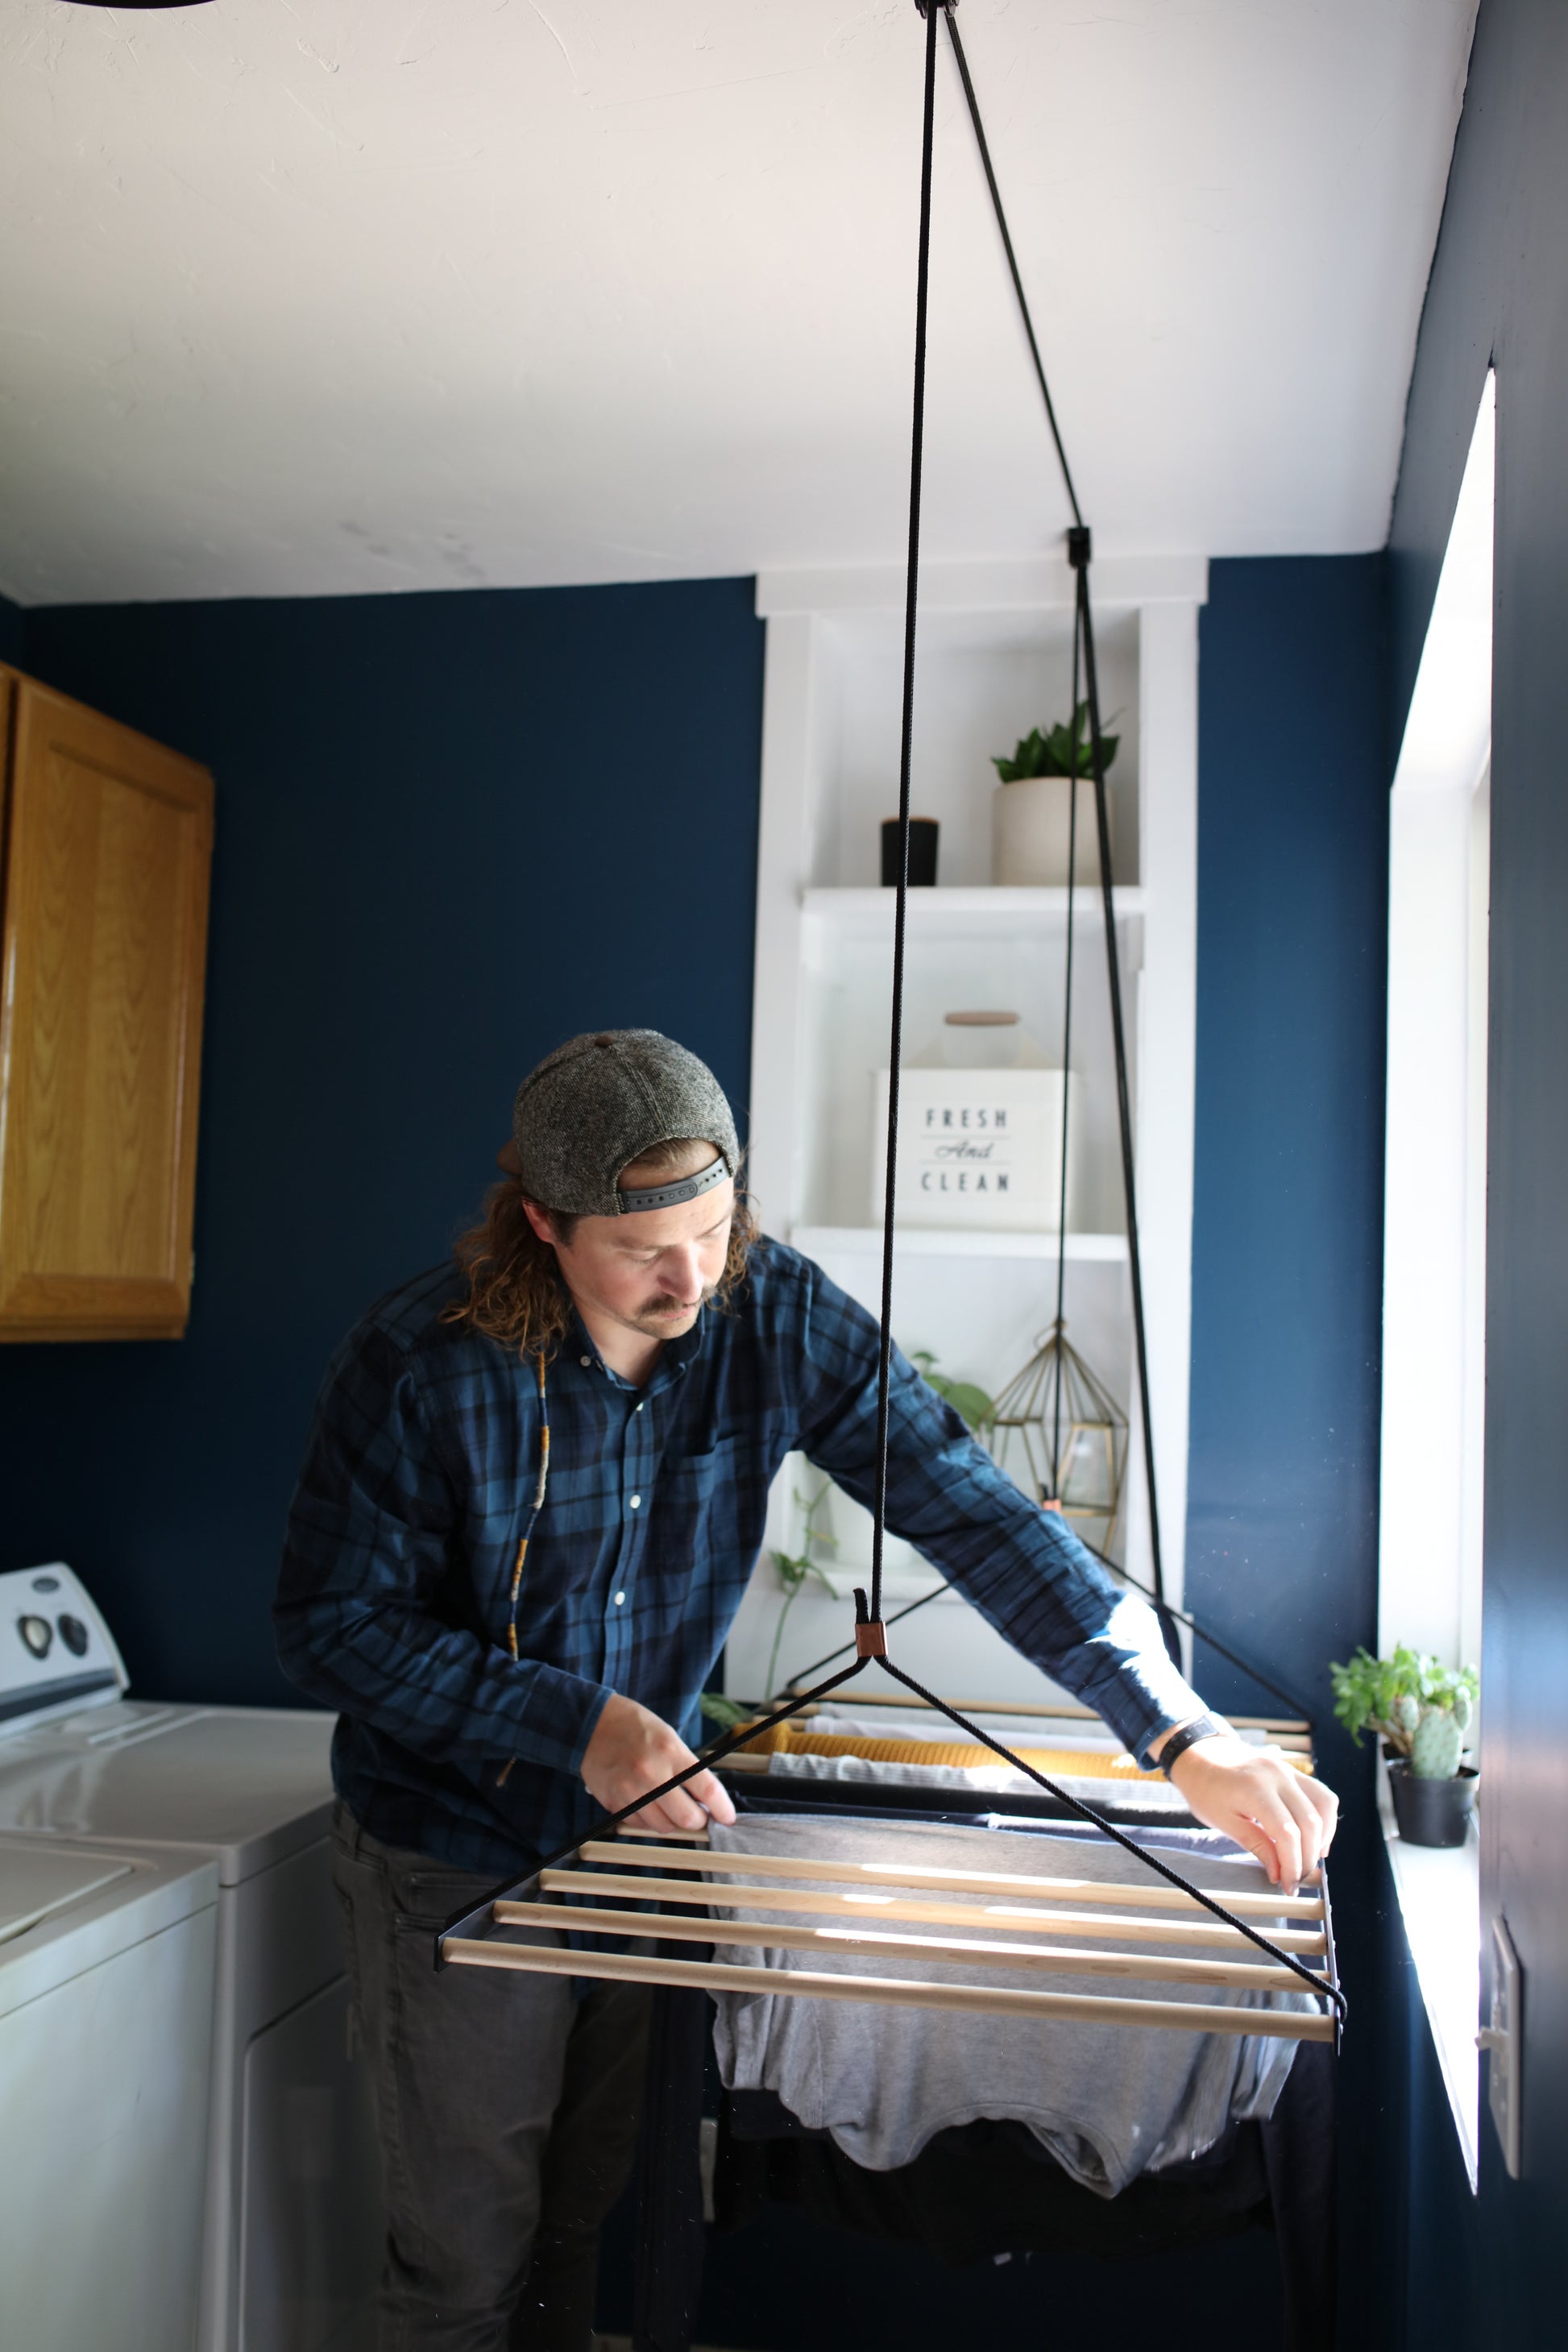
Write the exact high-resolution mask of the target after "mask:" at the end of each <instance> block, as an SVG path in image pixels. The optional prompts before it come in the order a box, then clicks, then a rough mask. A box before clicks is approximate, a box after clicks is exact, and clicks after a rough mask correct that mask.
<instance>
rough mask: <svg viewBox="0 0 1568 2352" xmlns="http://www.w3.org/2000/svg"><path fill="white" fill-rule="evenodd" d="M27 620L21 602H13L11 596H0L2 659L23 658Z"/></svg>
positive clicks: (13, 660)
mask: <svg viewBox="0 0 1568 2352" xmlns="http://www.w3.org/2000/svg"><path fill="white" fill-rule="evenodd" d="M25 623H26V614H25V613H24V612H23V610H22V608H21V606H20V605H19V604H12V602H11V599H10V598H9V596H0V661H5V662H19V661H20V660H21V658H22V645H23V634H24V625H25Z"/></svg>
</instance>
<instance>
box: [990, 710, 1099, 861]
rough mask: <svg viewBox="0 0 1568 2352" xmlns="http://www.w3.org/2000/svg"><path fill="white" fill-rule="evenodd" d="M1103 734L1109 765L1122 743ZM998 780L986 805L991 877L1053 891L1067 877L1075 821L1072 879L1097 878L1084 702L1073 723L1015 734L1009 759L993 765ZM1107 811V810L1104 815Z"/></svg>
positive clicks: (1096, 840) (1091, 764) (1090, 760)
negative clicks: (1016, 740)
mask: <svg viewBox="0 0 1568 2352" xmlns="http://www.w3.org/2000/svg"><path fill="white" fill-rule="evenodd" d="M1120 742H1121V737H1120V736H1119V735H1102V736H1101V738H1100V744H1101V748H1102V750H1103V752H1104V756H1105V765H1106V767H1107V769H1109V768H1110V763H1111V761H1113V760H1114V759H1115V757H1116V748H1117V745H1118V744H1119V743H1120ZM992 765H993V766H994V769H995V771H996V773H997V775H998V776H999V777H1000V778H1001V780H1002V781H1001V782H1000V783H999V784H998V785H997V787H996V790H995V792H994V794H993V796H992V802H991V878H992V880H993V881H994V882H997V883H1001V884H1013V885H1018V884H1023V885H1026V886H1027V885H1033V886H1036V887H1038V886H1040V885H1045V886H1047V887H1058V888H1059V887H1060V886H1061V885H1062V884H1063V883H1065V882H1066V880H1067V878H1068V838H1069V833H1070V831H1071V828H1072V826H1073V824H1074V823H1075V819H1074V814H1073V796H1074V795H1075V794H1076V796H1077V817H1076V824H1077V844H1076V849H1075V852H1074V855H1073V875H1074V879H1075V880H1076V881H1078V882H1088V883H1096V884H1098V882H1099V880H1100V833H1099V827H1098V825H1097V824H1096V820H1095V813H1094V761H1093V758H1092V756H1091V754H1090V750H1089V705H1088V704H1087V703H1084V702H1080V703H1079V706H1078V709H1077V710H1076V711H1075V712H1074V713H1073V716H1072V719H1070V721H1069V720H1067V719H1064V720H1062V721H1061V722H1060V724H1058V726H1055V727H1049V728H1047V729H1046V730H1045V731H1044V732H1043V733H1042V731H1041V730H1040V729H1039V728H1038V727H1032V728H1031V729H1030V730H1029V732H1028V733H1027V734H1026V735H1025V736H1022V737H1020V739H1019V741H1018V744H1017V746H1016V750H1015V751H1014V753H1013V756H1012V758H1011V759H1010V760H1006V759H1000V758H998V759H994V761H992ZM1109 815H1110V810H1109V809H1108V810H1107V816H1108V817H1109Z"/></svg>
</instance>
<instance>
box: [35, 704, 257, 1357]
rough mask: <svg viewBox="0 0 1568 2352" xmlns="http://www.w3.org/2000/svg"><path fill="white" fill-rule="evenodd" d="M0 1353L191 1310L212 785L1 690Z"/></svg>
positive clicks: (76, 708) (115, 731)
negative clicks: (6, 699) (9, 734)
mask: <svg viewBox="0 0 1568 2352" xmlns="http://www.w3.org/2000/svg"><path fill="white" fill-rule="evenodd" d="M13 690H14V694H15V700H16V717H15V725H14V736H13V740H14V746H15V749H14V752H13V757H12V761H11V778H10V791H9V794H8V806H7V812H6V820H7V821H6V872H5V974H4V993H3V996H0V1088H3V1093H0V1118H3V1120H4V1131H3V1138H0V1338H5V1339H70V1338H79V1339H88V1338H113V1337H121V1338H165V1337H168V1338H173V1337H176V1336H178V1334H179V1333H180V1332H181V1331H183V1330H184V1324H185V1318H186V1315H187V1313H188V1310H189V1303H190V1250H191V1212H192V1195H193V1190H194V1183H195V1133H196V1081H197V1070H198V1065H199V1060H200V1053H201V1023H202V978H203V970H204V965H205V948H206V902H207V876H208V866H209V863H210V857H211V845H212V780H211V778H210V777H209V776H208V775H207V773H206V771H205V769H203V768H199V767H197V766H196V765H195V762H194V761H189V760H184V759H181V758H179V757H178V756H177V754H175V753H174V752H172V751H164V750H163V749H162V748H161V746H159V745H157V744H155V743H151V742H149V741H148V740H146V738H145V737H144V736H140V735H136V734H133V733H132V730H130V729H129V728H124V727H119V726H116V725H115V724H113V722H112V721H110V720H109V719H103V718H100V716H99V715H98V714H97V713H96V712H94V711H90V710H87V709H84V708H83V707H82V706H81V705H80V704H79V703H74V702H70V701H68V700H67V698H65V697H64V696H62V695H58V694H54V693H51V692H50V691H48V689H47V688H43V687H39V686H37V685H35V684H34V683H33V682H32V681H31V680H30V679H26V678H17V679H15V680H14V682H13Z"/></svg>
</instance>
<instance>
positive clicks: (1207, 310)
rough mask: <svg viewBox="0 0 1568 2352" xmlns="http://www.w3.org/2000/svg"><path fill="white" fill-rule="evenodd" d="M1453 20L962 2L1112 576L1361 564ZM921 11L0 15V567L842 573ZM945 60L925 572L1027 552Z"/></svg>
mask: <svg viewBox="0 0 1568 2352" xmlns="http://www.w3.org/2000/svg"><path fill="white" fill-rule="evenodd" d="M1473 16H1474V0H1315V5H1307V0H963V10H962V14H961V16H960V20H959V21H960V26H961V30H962V32H963V37H964V42H965V46H966V47H967V49H968V52H969V56H970V60H971V65H972V68H973V74H974V78H975V81H976V83H977V85H978V88H979V91H980V96H981V102H982V105H983V107H984V111H985V114H986V118H987V124H988V128H989V131H990V133H991V139H992V144H993V149H994V155H995V159H996V165H997V171H998V174H999V177H1000V179H1001V182H1002V186H1003V191H1004V194H1005V199H1006V201H1007V204H1008V208H1009V213H1010V215H1011V218H1012V222H1013V226H1014V233H1015V237H1016V244H1017V247H1018V250H1019V257H1020V261H1021V264H1022V267H1023V269H1024V273H1025V278H1026V283H1027V285H1028V287H1029V289H1030V294H1031V299H1032V300H1033V303H1034V306H1035V310H1036V314H1037V323H1038V324H1039V326H1040V329H1041V331H1042V340H1043V342H1044V345H1045V349H1046V356H1047V365H1048V367H1049V369H1050V371H1051V373H1052V377H1053V383H1054V389H1055V391H1056V394H1057V399H1058V411H1059V414H1060V417H1061V422H1062V426H1063V431H1064V434H1065V436H1066V437H1067V441H1068V450H1069V453H1070V455H1071V457H1072V459H1073V465H1074V470H1075V473H1076V475H1077V477H1078V480H1079V492H1080V496H1081V497H1082V499H1083V502H1084V506H1085V509H1086V510H1087V512H1088V514H1089V519H1090V520H1091V521H1092V522H1093V523H1094V524H1095V526H1096V531H1097V542H1096V543H1097V547H1098V548H1100V549H1102V550H1104V551H1139V552H1151V553H1153V552H1165V551H1170V552H1190V553H1202V554H1227V553H1245V552H1259V553H1266V552H1273V551H1300V552H1313V551H1339V550H1355V549H1364V548H1368V547H1373V546H1377V545H1379V544H1381V542H1382V541H1383V538H1384V531H1385V527H1386V522H1387V516H1388V508H1389V501H1390V498H1391V496H1392V492H1393V487H1394V473H1395V468H1396V466H1397V461H1398V453H1399V443H1400V434H1401V428H1402V421H1403V414H1404V404H1405V386H1406V383H1407V380H1408V375H1409V369H1410V362H1411V356H1412V352H1413V350H1414V346H1415V330H1416V324H1417V321H1418V319H1419V315H1420V307H1421V300H1422V296H1423V292H1424V289H1425V286H1426V273H1427V268H1428V266H1429V263H1430V259H1431V255H1432V248H1433V245H1434V241H1435V239H1436V229H1437V223H1438V218H1439V215H1440V212H1441V207H1442V198H1443V189H1444V184H1445V181H1446V178H1447V167H1448V159H1449V154H1450V152H1451V149H1452V144H1453V135H1454V129H1455V124H1456V122H1457V120H1458V108H1459V103H1460V100H1461V96H1462V92H1463V85H1464V74H1465V66H1466V60H1467V58H1468V49H1469V38H1470V32H1471V27H1472V21H1473ZM921 38H922V27H921V19H920V17H919V15H918V14H917V11H916V8H915V6H914V5H913V0H859V5H856V0H401V5H394V0H212V5H205V6H193V7H189V8H174V9H169V10H166V11H161V12H157V13H151V14H134V13H131V12H115V11H113V10H101V9H97V8H87V7H81V6H75V5H68V0H0V205H3V207H4V217H5V223H6V230H5V238H4V240H3V243H0V588H4V589H5V590H6V591H7V592H8V593H10V594H11V595H13V596H15V597H16V598H18V599H20V600H21V601H22V602H24V603H26V604H34V603H52V602H58V601H62V600H79V599H94V598H103V599H110V600H113V599H122V598H142V597H164V596H175V597H184V596H212V595H246V594H260V595H284V594H302V593H347V592H353V591H363V590H378V589H384V590H394V589H399V588H414V587H441V586H469V585H479V584H491V585H497V586H500V585H514V584H527V583H543V582H571V581H592V580H632V579H656V578H673V577H682V576H687V577H689V576H694V575H700V574H706V573H717V572H751V571H754V570H757V569H759V568H763V567H769V568H772V567H779V566H787V565H793V564H806V563H825V562H877V561H882V560H886V559H888V558H889V557H892V556H896V555H897V553H898V552H899V551H900V544H901V539H902V532H903V520H904V518H903V509H904V499H905V468H906V465H907V457H908V441H909V399H910V392H909V378H910V351H911V341H912V310H913V280H914V247H915V223H916V196H917V171H918V162H919V152H918V150H919V136H920V82H921ZM962 107H963V101H962V96H961V93H960V91H959V89H958V84H957V79H956V75H955V74H954V72H953V69H952V60H951V58H949V57H947V56H946V55H944V56H943V57H942V60H941V77H940V85H939V135H938V159H937V173H936V189H935V229H934V237H933V282H932V321H931V404H930V427H929V430H930V461H929V470H928V503H927V540H926V544H927V546H928V548H929V550H930V551H931V553H933V554H939V555H948V556H970V555H973V556H991V555H1014V554H1026V553H1030V552H1032V551H1037V550H1038V549H1039V548H1040V547H1041V546H1042V545H1044V544H1045V543H1046V542H1047V541H1049V540H1051V539H1052V538H1053V537H1054V535H1055V534H1056V533H1057V532H1058V530H1060V528H1061V525H1062V523H1063V520H1064V506H1063V500H1062V498H1061V494H1060V491H1059V488H1058V484H1057V482H1056V480H1055V478H1054V476H1053V472H1052V467H1051V464H1050V462H1049V452H1048V448H1047V443H1046V440H1045V437H1044V430H1043V425H1042V421H1041V417H1040V414H1039V409H1038V403H1037V394H1036V392H1035V389H1034V385H1033V382H1032V378H1031V377H1030V374H1029V373H1028V366H1027V360H1026V352H1025V349H1024V345H1023V341H1022V337H1021V334H1020V331H1019V328H1018V324H1017V320H1016V315H1015V312H1014V310H1013V307H1012V301H1011V295H1010V291H1009V289H1008V286H1007V282H1006V278H1005V273H1004V268H1003V263H1002V259H1001V255H1000V251H999V248H998V246H997V241H996V236H995V232H994V226H993V225H992V222H991V220H990V216H989V213H988V211H987V208H986V201H985V194H984V184H983V182H982V180H981V178H980V174H979V170H978V166H977V164H976V161H975V158H974V154H973V146H972V142H971V139H970V133H969V128H968V123H967V121H966V119H965V117H964V116H963V110H962Z"/></svg>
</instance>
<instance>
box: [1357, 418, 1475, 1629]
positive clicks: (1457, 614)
mask: <svg viewBox="0 0 1568 2352" xmlns="http://www.w3.org/2000/svg"><path fill="white" fill-rule="evenodd" d="M1493 437H1494V436H1493V395H1492V379H1491V377H1490V376H1488V378H1487V390H1486V396H1485V398H1484V399H1483V401H1482V403H1481V408H1480V414H1479V416H1478V417H1477V420H1476V429H1475V435H1474V437H1473V439H1472V441H1471V445H1470V454H1469V459H1468V464H1467V466H1466V468H1465V477H1464V482H1463V486H1462V488H1461V489H1460V492H1459V500H1458V508H1457V509H1456V512H1455V516H1454V524H1453V530H1452V531H1451V533H1450V535H1449V540H1448V548H1447V555H1446V556H1445V558H1444V562H1443V571H1442V575H1441V578H1440V580H1439V583H1438V587H1437V594H1436V601H1435V603H1434V604H1433V609H1432V620H1431V625H1430V627H1429V628H1428V630H1427V635H1426V646H1425V647H1424V649H1423V653H1422V657H1421V667H1420V670H1419V673H1418V675H1417V677H1416V682H1415V694H1414V697H1413V698H1412V701H1411V706H1410V717H1409V719H1408V721H1407V723H1406V726H1405V740H1404V742H1403V744H1402V746H1401V748H1400V754H1399V765H1398V769H1397V771H1396V772H1395V775H1394V794H1393V799H1392V803H1391V806H1390V835H1389V928H1388V1130H1387V1160H1386V1174H1385V1196H1384V1358H1383V1477H1382V1524H1381V1531H1380V1570H1379V1575H1380V1583H1379V1607H1378V1634H1379V1640H1380V1643H1381V1644H1382V1645H1383V1646H1384V1647H1385V1648H1386V1647H1387V1646H1388V1645H1389V1644H1391V1643H1394V1642H1396V1641H1405V1642H1409V1643H1414V1644H1415V1647H1416V1648H1418V1649H1423V1650H1433V1651H1436V1653H1437V1654H1438V1655H1439V1656H1441V1657H1442V1658H1443V1659H1444V1661H1445V1662H1446V1663H1447V1664H1459V1663H1460V1662H1461V1661H1467V1660H1468V1661H1472V1662H1475V1661H1478V1660H1479V1650H1480V1631H1481V1497H1482V1459H1483V1445H1482V1439H1483V1416H1484V1400H1485V1328H1486V1323H1485V1302H1486V1164H1487V1161H1486V1131H1487V936H1488V903H1489V840H1490V826H1489V814H1490V790H1489V786H1490V769H1491V584H1492V482H1493Z"/></svg>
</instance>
